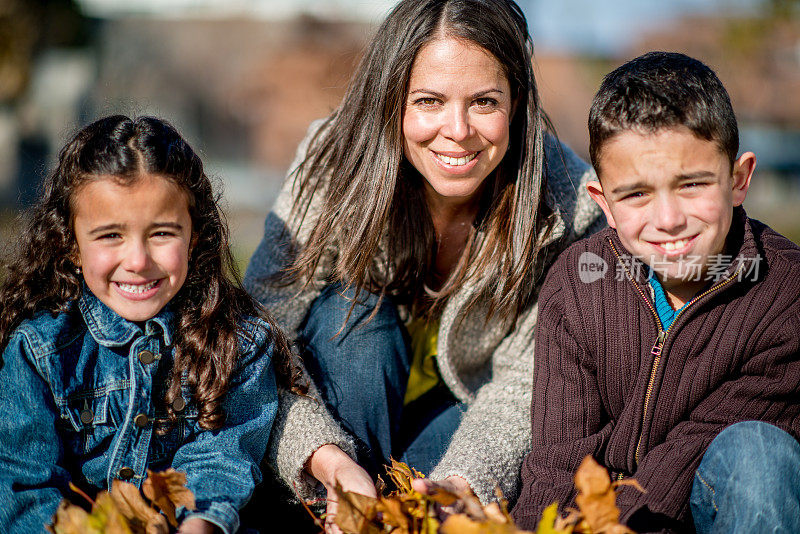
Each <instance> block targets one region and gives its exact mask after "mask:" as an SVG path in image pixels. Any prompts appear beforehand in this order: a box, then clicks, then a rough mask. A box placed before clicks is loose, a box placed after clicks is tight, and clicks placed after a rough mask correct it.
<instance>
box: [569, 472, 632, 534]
mask: <svg viewBox="0 0 800 534" xmlns="http://www.w3.org/2000/svg"><path fill="white" fill-rule="evenodd" d="M575 487H576V488H577V490H578V496H577V497H576V498H575V502H576V503H577V504H578V508H580V510H581V513H582V514H583V518H584V520H585V521H586V523H587V524H588V526H589V529H590V531H591V532H592V533H593V534H605V533H609V534H610V533H611V532H613V533H614V534H628V533H630V534H633V531H632V530H630V529H629V528H627V527H625V526H624V525H620V523H619V509H618V508H617V504H616V500H617V494H616V492H615V491H614V488H615V486H614V485H612V484H611V478H610V477H609V476H608V472H607V471H606V470H605V469H604V468H603V467H602V466H601V465H600V464H598V463H597V462H596V461H595V459H594V458H592V457H591V456H586V458H584V459H583V461H582V462H581V465H580V466H579V467H578V470H577V471H576V472H575ZM580 527H581V525H580V524H579V525H578V527H576V530H578V529H579V528H580ZM612 527H613V528H614V530H613V531H612V530H611V528H612ZM620 527H621V528H620Z"/></svg>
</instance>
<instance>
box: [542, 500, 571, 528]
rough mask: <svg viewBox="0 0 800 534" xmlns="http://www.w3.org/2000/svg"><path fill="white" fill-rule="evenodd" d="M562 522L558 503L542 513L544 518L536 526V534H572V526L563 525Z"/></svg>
mask: <svg viewBox="0 0 800 534" xmlns="http://www.w3.org/2000/svg"><path fill="white" fill-rule="evenodd" d="M560 520H561V517H559V515H558V503H557V502H554V503H553V504H551V505H550V506H548V507H547V508H545V509H544V511H543V512H542V518H541V519H540V520H539V524H538V525H536V534H572V526H570V525H562V524H561V523H562V522H561V521H560Z"/></svg>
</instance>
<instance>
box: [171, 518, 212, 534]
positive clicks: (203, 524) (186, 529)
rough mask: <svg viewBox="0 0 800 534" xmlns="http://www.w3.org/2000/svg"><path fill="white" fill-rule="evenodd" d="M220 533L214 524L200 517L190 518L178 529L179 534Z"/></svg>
mask: <svg viewBox="0 0 800 534" xmlns="http://www.w3.org/2000/svg"><path fill="white" fill-rule="evenodd" d="M216 532H219V530H217V526H216V525H215V524H214V523H209V522H208V521H206V520H205V519H202V518H200V517H190V518H188V519H187V520H186V521H184V522H183V523H181V526H180V527H179V528H178V534H215V533H216Z"/></svg>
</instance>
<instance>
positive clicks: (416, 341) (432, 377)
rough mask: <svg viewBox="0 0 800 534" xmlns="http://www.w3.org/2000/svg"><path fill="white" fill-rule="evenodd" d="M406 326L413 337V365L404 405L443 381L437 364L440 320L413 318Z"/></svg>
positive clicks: (409, 374)
mask: <svg viewBox="0 0 800 534" xmlns="http://www.w3.org/2000/svg"><path fill="white" fill-rule="evenodd" d="M406 328H407V329H408V334H409V336H410V337H411V366H410V369H409V373H408V388H406V397H405V399H404V401H403V405H404V406H406V405H408V404H409V403H411V402H413V401H415V400H417V399H418V398H420V397H421V396H422V395H424V394H425V393H427V392H429V391H430V390H432V389H433V388H435V387H436V386H438V385H439V383H440V382H441V381H442V378H441V377H440V376H439V369H438V368H437V366H436V353H437V352H438V351H437V348H436V344H437V342H438V340H439V321H426V320H425V319H413V320H412V321H411V322H410V323H408V325H407V326H406Z"/></svg>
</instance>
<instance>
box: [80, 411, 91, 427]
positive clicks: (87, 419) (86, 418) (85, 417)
mask: <svg viewBox="0 0 800 534" xmlns="http://www.w3.org/2000/svg"><path fill="white" fill-rule="evenodd" d="M92 421H94V412H92V410H90V409H89V408H86V409H85V410H83V411H82V412H81V423H83V424H84V425H88V424H89V423H91V422H92Z"/></svg>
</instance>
